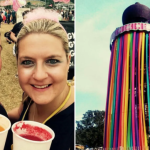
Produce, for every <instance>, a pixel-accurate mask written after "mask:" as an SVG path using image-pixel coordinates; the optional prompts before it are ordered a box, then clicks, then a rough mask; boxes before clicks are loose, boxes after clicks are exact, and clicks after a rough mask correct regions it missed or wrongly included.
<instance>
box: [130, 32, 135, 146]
mask: <svg viewBox="0 0 150 150" xmlns="http://www.w3.org/2000/svg"><path fill="white" fill-rule="evenodd" d="M135 37H136V32H134V35H133V50H132V78H131V79H132V93H131V95H132V140H133V149H134V148H135V146H136V143H135V99H134V65H135V40H136V38H135Z"/></svg>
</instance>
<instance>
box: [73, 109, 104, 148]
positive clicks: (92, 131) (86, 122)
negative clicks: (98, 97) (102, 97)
mask: <svg viewBox="0 0 150 150" xmlns="http://www.w3.org/2000/svg"><path fill="white" fill-rule="evenodd" d="M104 114H105V112H104V111H98V110H95V111H91V110H88V111H87V112H86V113H85V114H83V117H82V120H80V121H76V123H77V127H76V143H77V144H82V145H88V146H89V147H100V146H103V131H104Z"/></svg>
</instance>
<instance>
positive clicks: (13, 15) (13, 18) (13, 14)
mask: <svg viewBox="0 0 150 150" xmlns="http://www.w3.org/2000/svg"><path fill="white" fill-rule="evenodd" d="M11 15H12V24H15V23H16V12H15V11H14V10H12V13H11Z"/></svg>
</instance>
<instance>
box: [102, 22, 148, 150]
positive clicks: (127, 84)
mask: <svg viewBox="0 0 150 150" xmlns="http://www.w3.org/2000/svg"><path fill="white" fill-rule="evenodd" d="M111 42H112V43H111V45H112V46H111V57H110V65H109V75H108V88H107V98H106V112H105V125H104V150H107V149H108V150H110V149H112V150H118V149H122V150H128V149H133V150H148V149H149V146H148V145H149V144H148V143H149V135H150V128H149V127H150V24H148V23H131V24H127V25H124V26H122V27H120V28H117V29H116V30H115V31H114V33H113V34H112V37H111Z"/></svg>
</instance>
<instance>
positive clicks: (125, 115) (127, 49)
mask: <svg viewBox="0 0 150 150" xmlns="http://www.w3.org/2000/svg"><path fill="white" fill-rule="evenodd" d="M130 37H131V34H130V33H128V34H127V47H126V49H124V50H125V51H127V61H126V64H127V68H126V75H125V76H126V81H125V82H126V87H125V108H124V129H123V130H124V144H123V147H124V148H125V149H126V147H127V115H128V95H129V94H128V92H129V52H130V50H129V49H130Z"/></svg>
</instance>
